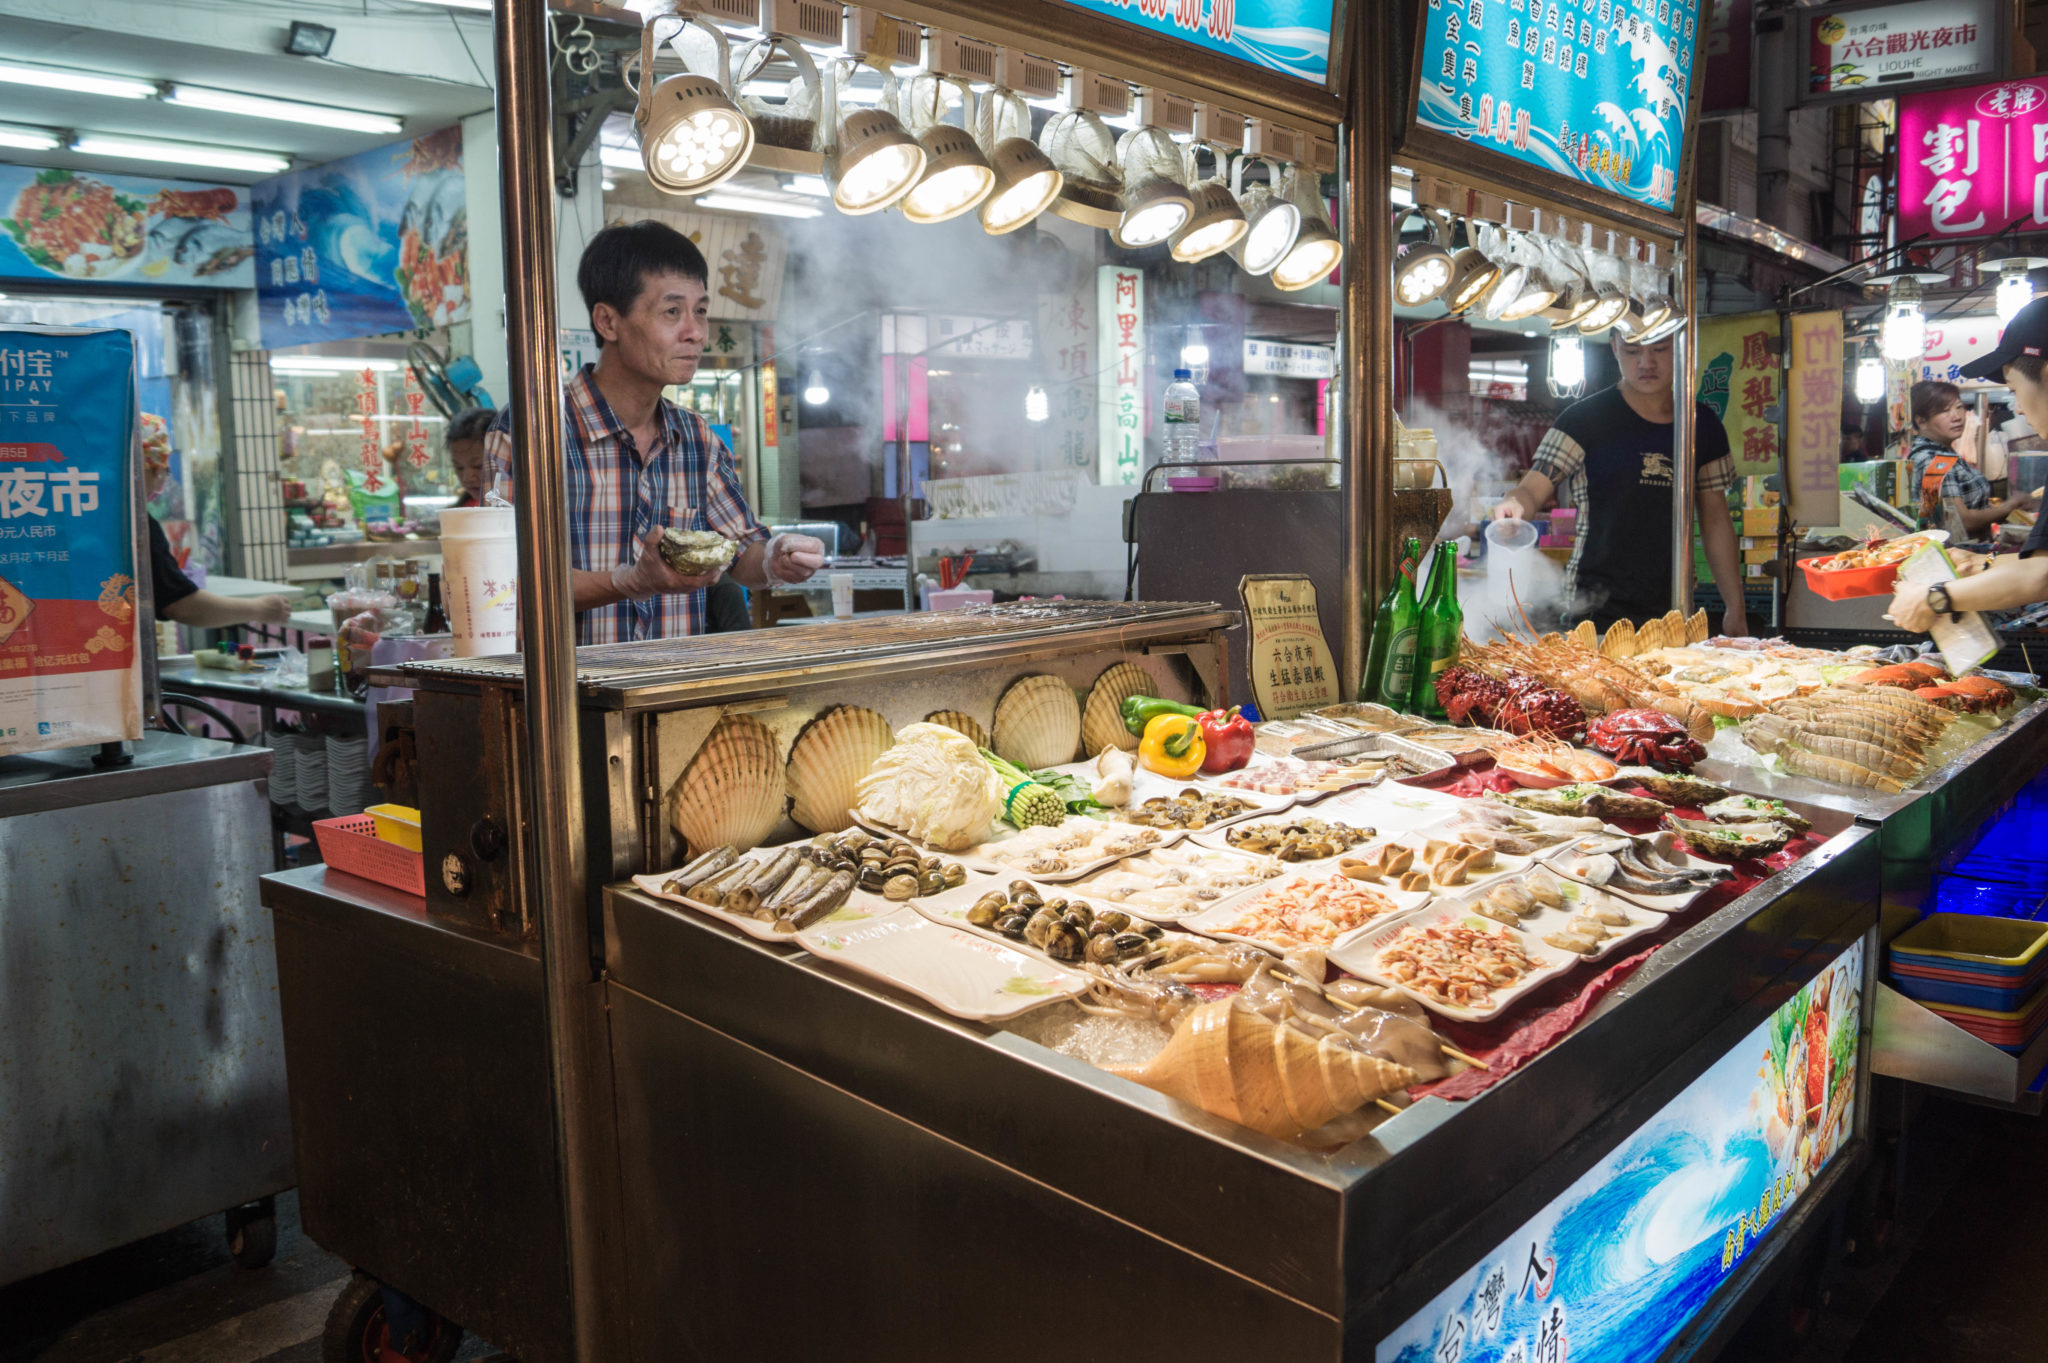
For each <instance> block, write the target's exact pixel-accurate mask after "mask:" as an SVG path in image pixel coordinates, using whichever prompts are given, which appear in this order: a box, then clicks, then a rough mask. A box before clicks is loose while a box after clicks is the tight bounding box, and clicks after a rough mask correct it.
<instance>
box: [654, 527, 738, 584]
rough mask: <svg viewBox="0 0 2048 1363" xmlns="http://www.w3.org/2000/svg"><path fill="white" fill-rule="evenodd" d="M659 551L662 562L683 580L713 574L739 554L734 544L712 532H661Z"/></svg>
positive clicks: (669, 530)
mask: <svg viewBox="0 0 2048 1363" xmlns="http://www.w3.org/2000/svg"><path fill="white" fill-rule="evenodd" d="M659 548H660V549H661V559H662V562H664V563H666V564H668V566H669V567H671V568H673V569H675V570H676V571H677V572H679V573H681V574H683V575H684V576H685V577H702V576H704V574H706V573H713V572H717V571H718V570H719V569H720V568H723V567H725V566H726V565H727V564H728V563H731V562H732V561H733V560H734V559H735V558H737V557H739V552H740V546H739V543H738V541H736V540H729V539H727V538H726V537H725V536H723V535H721V534H719V533H718V532H717V531H716V530H676V529H668V530H664V531H662V532H661V543H660V545H659Z"/></svg>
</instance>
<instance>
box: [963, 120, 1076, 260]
mask: <svg viewBox="0 0 2048 1363" xmlns="http://www.w3.org/2000/svg"><path fill="white" fill-rule="evenodd" d="M989 165H990V167H991V168H992V169H993V170H994V171H995V173H996V182H995V187H994V188H993V189H991V190H990V191H989V194H988V197H987V198H986V199H983V200H982V201H981V228H982V230H983V231H984V232H987V233H988V234H989V235H990V236H997V237H999V236H1001V235H1003V234H1004V233H1005V232H1014V231H1016V230H1017V229H1018V228H1020V227H1022V226H1024V225H1025V224H1026V223H1028V222H1030V221H1031V220H1032V219H1033V218H1036V217H1037V216H1038V215H1039V214H1041V213H1043V212H1045V210H1046V209H1048V208H1050V207H1052V202H1053V200H1054V199H1057V198H1058V197H1059V195H1060V187H1061V185H1063V184H1064V183H1065V179H1066V177H1064V176H1063V175H1061V174H1060V172H1059V171H1058V170H1057V169H1056V168H1054V166H1053V163H1052V159H1051V158H1050V157H1048V156H1047V155H1046V154H1045V153H1044V152H1042V151H1040V150H1039V149H1038V145H1037V144H1036V143H1035V142H1033V141H1032V140H1031V139H1030V138H1028V137H1006V138H1004V139H1003V140H1002V141H1000V142H998V143H996V148H995V150H994V151H993V152H991V153H990V154H989Z"/></svg>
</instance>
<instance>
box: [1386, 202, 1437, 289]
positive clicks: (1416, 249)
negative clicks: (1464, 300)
mask: <svg viewBox="0 0 2048 1363" xmlns="http://www.w3.org/2000/svg"><path fill="white" fill-rule="evenodd" d="M1422 220H1423V223H1424V227H1425V230H1424V233H1423V238H1422V240H1421V241H1411V242H1408V243H1407V244H1406V245H1404V246H1402V247H1401V249H1400V250H1399V251H1397V252H1395V254H1394V298H1395V300H1396V301H1397V302H1399V303H1401V304H1402V305H1403V306H1404V307H1411V308H1419V307H1421V306H1422V305H1423V304H1424V303H1427V302H1429V301H1430V300H1431V299H1434V298H1437V297H1440V296H1441V295H1442V294H1443V291H1444V290H1445V289H1447V288H1449V287H1450V284H1451V253H1450V252H1449V251H1447V250H1445V249H1444V244H1443V239H1444V237H1446V236H1448V235H1449V232H1448V230H1447V229H1446V227H1445V225H1444V218H1443V214H1441V213H1439V212H1437V211H1435V210H1434V209H1428V210H1425V211H1424V212H1423V214H1422Z"/></svg>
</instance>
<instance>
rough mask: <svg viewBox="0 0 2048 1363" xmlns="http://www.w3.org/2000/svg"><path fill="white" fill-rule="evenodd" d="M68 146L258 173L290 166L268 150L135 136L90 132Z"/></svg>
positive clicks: (125, 156) (87, 152)
mask: <svg viewBox="0 0 2048 1363" xmlns="http://www.w3.org/2000/svg"><path fill="white" fill-rule="evenodd" d="M71 150H73V151H75V152H79V153H81V154H82V155H85V156H109V157H114V158H116V159H118V160H124V161H166V162H169V163H170V164H172V165H179V166H211V167H213V168H214V169H216V170H246V171H251V172H254V173H256V174H260V175H261V174H267V175H275V174H278V173H279V172H282V171H287V170H290V169H291V167H292V163H291V162H290V161H289V160H287V159H285V158H284V157H282V156H274V155H272V154H271V153H269V152H262V151H234V150H230V149H228V148H226V147H210V146H199V145H197V144H195V143H190V142H156V141H151V140H149V139H147V138H139V137H100V136H98V135H97V134H92V135H87V136H84V137H80V138H78V139H77V140H76V141H74V142H73V143H72V144H71Z"/></svg>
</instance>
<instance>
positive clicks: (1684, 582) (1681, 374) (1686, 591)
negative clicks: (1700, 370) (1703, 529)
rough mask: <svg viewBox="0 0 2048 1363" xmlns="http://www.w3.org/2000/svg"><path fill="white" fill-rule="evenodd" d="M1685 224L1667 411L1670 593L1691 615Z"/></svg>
mask: <svg viewBox="0 0 2048 1363" xmlns="http://www.w3.org/2000/svg"><path fill="white" fill-rule="evenodd" d="M1686 223H1687V226H1686V231H1685V235H1684V236H1683V237H1681V238H1680V239H1679V240H1680V242H1681V245H1680V248H1679V249H1680V253H1681V254H1680V258H1679V260H1678V270H1677V272H1676V274H1675V275H1674V277H1673V279H1672V287H1673V289H1674V290H1676V296H1675V297H1674V298H1673V299H1672V302H1674V303H1676V304H1677V305H1678V306H1679V307H1681V308H1684V309H1685V325H1684V326H1682V327H1680V328H1679V329H1678V333H1677V335H1675V336H1674V337H1673V338H1672V346H1671V385H1672V387H1673V388H1674V389H1675V390H1676V391H1675V392H1673V393H1672V395H1671V400H1672V403H1673V404H1674V406H1673V410H1672V413H1671V472H1672V476H1671V515H1672V517H1673V533H1672V536H1671V595H1672V600H1673V604H1675V605H1676V606H1677V608H1678V610H1679V612H1680V613H1681V614H1684V615H1691V614H1692V587H1693V566H1692V533H1693V504H1694V497H1693V472H1694V470H1693V452H1694V451H1695V450H1696V449H1697V448H1698V444H1697V442H1696V441H1695V439H1694V436H1693V418H1694V416H1695V415H1696V414H1697V413H1696V412H1695V410H1694V406H1693V389H1694V387H1695V385H1694V383H1693V373H1692V370H1693V356H1695V355H1697V354H1698V353H1699V341H1698V335H1699V313H1698V311H1697V310H1696V309H1695V307H1694V303H1695V301H1696V300H1695V298H1694V292H1695V284H1694V281H1695V279H1696V278H1697V277H1698V273H1699V271H1698V267H1697V266H1696V265H1695V264H1694V262H1693V251H1694V248H1695V246H1696V242H1695V241H1694V230H1693V227H1692V217H1691V214H1690V212H1688V214H1687V217H1686ZM1738 495H1739V493H1738ZM1730 604H1732V603H1730ZM1716 632H1717V633H1718V632H1719V631H1718V629H1717V630H1716Z"/></svg>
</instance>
